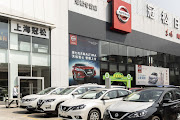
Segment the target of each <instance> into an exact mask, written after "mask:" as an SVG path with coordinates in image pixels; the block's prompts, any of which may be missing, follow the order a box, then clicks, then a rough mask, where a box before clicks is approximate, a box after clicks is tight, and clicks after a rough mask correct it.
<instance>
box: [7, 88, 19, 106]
mask: <svg viewBox="0 0 180 120" xmlns="http://www.w3.org/2000/svg"><path fill="white" fill-rule="evenodd" d="M14 98H18V85H16V86H14V88H13V99H14ZM13 102H14V100H12V101H11V102H10V103H9V105H8V106H10V105H11V104H12V103H13ZM16 106H17V107H18V99H17V100H16Z"/></svg>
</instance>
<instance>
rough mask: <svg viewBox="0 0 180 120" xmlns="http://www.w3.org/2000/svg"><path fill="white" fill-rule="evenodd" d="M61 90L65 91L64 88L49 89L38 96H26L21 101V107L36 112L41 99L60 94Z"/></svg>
mask: <svg viewBox="0 0 180 120" xmlns="http://www.w3.org/2000/svg"><path fill="white" fill-rule="evenodd" d="M61 90H63V88H62V87H49V88H46V89H44V90H42V91H40V92H39V93H37V94H32V95H27V96H24V97H23V98H22V100H21V101H20V107H21V108H26V109H27V110H28V111H34V110H36V108H37V102H38V100H39V99H40V98H41V97H43V96H46V95H50V94H56V93H59V92H60V91H61Z"/></svg>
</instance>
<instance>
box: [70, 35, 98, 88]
mask: <svg viewBox="0 0 180 120" xmlns="http://www.w3.org/2000/svg"><path fill="white" fill-rule="evenodd" d="M98 58H99V42H98V41H97V40H95V39H91V38H87V37H83V36H78V35H74V34H69V85H75V84H82V83H88V82H91V83H99V81H100V66H99V61H98Z"/></svg>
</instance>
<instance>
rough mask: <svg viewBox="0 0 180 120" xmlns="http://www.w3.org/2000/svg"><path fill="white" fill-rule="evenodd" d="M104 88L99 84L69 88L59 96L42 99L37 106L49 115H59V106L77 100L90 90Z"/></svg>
mask: <svg viewBox="0 0 180 120" xmlns="http://www.w3.org/2000/svg"><path fill="white" fill-rule="evenodd" d="M102 87H103V86H101V85H97V84H84V85H76V86H70V87H67V88H65V89H64V90H62V91H61V92H60V93H59V94H58V95H48V96H44V97H42V98H41V99H40V100H39V101H38V104H37V106H38V110H40V111H42V112H45V113H47V114H52V113H55V114H57V113H58V108H59V105H60V104H61V103H63V102H64V101H66V100H68V99H73V98H77V97H79V96H80V95H82V94H83V93H85V92H87V91H88V90H91V89H95V88H102Z"/></svg>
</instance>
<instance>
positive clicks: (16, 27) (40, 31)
mask: <svg viewBox="0 0 180 120" xmlns="http://www.w3.org/2000/svg"><path fill="white" fill-rule="evenodd" d="M11 32H13V33H18V34H24V35H30V36H35V37H40V38H47V39H49V28H47V27H41V26H35V25H32V24H27V23H23V22H18V21H11Z"/></svg>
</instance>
